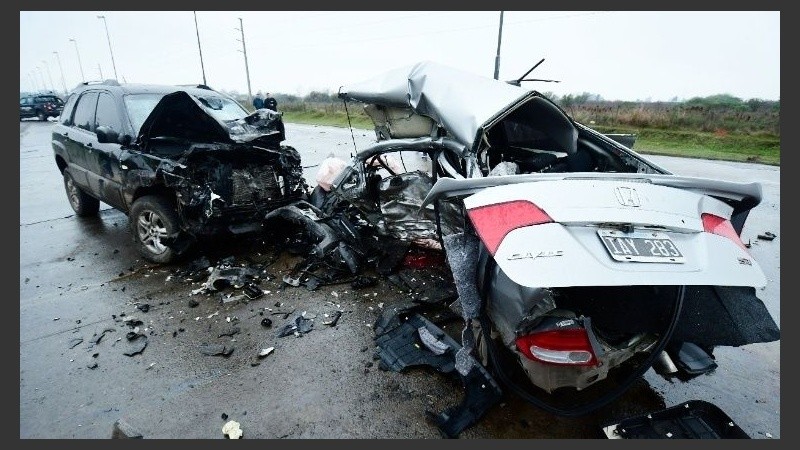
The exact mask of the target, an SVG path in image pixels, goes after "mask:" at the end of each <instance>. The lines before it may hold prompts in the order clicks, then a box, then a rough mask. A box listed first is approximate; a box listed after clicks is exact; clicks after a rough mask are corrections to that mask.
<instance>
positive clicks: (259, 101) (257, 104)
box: [253, 91, 264, 109]
mask: <svg viewBox="0 0 800 450" xmlns="http://www.w3.org/2000/svg"><path fill="white" fill-rule="evenodd" d="M263 107H264V99H263V98H261V91H258V93H257V94H256V97H255V98H254V99H253V108H255V109H261V108H263Z"/></svg>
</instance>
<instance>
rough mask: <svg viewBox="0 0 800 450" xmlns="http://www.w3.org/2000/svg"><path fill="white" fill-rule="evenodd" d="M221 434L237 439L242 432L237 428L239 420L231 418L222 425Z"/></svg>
mask: <svg viewBox="0 0 800 450" xmlns="http://www.w3.org/2000/svg"><path fill="white" fill-rule="evenodd" d="M222 434H224V435H225V436H227V437H228V439H239V438H241V437H242V434H243V432H242V429H241V428H239V422H237V421H235V420H231V421H230V422H228V423H226V424H225V425H223V426H222Z"/></svg>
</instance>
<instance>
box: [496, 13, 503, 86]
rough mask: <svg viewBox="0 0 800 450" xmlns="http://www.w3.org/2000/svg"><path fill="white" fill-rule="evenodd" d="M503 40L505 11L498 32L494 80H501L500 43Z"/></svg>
mask: <svg viewBox="0 0 800 450" xmlns="http://www.w3.org/2000/svg"><path fill="white" fill-rule="evenodd" d="M502 39H503V11H500V27H499V29H498V31H497V56H495V57H494V79H495V80H497V79H499V78H500V41H502Z"/></svg>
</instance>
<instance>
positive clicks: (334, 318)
mask: <svg viewBox="0 0 800 450" xmlns="http://www.w3.org/2000/svg"><path fill="white" fill-rule="evenodd" d="M340 317H342V312H341V311H335V312H334V313H333V314H331V317H330V319H328V320H326V321H324V322H322V324H323V325H328V326H330V327H335V326H336V323H337V322H339V318H340Z"/></svg>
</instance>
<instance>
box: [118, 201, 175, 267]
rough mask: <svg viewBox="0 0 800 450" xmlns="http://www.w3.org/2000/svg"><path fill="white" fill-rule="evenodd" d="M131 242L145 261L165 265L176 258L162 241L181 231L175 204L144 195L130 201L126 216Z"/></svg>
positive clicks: (172, 251) (172, 250) (173, 252)
mask: <svg viewBox="0 0 800 450" xmlns="http://www.w3.org/2000/svg"><path fill="white" fill-rule="evenodd" d="M129 218H130V226H131V232H132V233H133V240H134V242H135V244H136V248H137V250H139V253H140V254H141V255H142V256H143V257H144V258H145V259H147V260H148V261H152V262H154V263H159V264H166V263H170V262H172V261H174V260H175V259H176V258H177V257H178V252H176V251H175V250H174V249H172V248H170V247H167V246H166V245H164V244H163V243H162V242H161V239H163V238H165V237H167V236H169V235H172V234H173V233H176V232H178V231H179V230H180V226H179V224H180V220H179V219H178V213H177V212H176V211H175V203H174V202H173V201H170V200H169V199H168V198H166V197H164V196H158V195H145V196H144V197H140V198H139V199H137V200H136V201H135V202H133V207H131V211H130V214H129Z"/></svg>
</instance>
